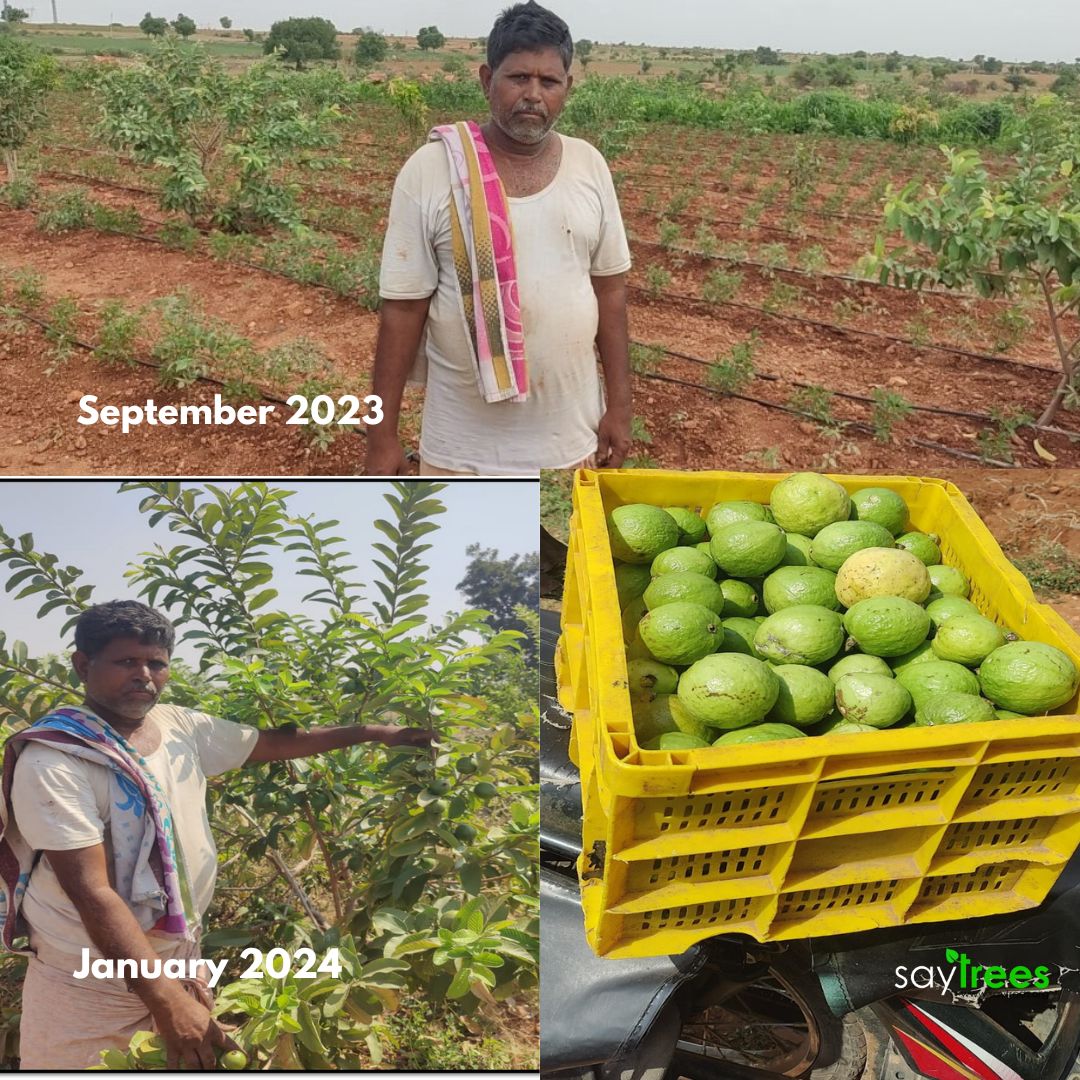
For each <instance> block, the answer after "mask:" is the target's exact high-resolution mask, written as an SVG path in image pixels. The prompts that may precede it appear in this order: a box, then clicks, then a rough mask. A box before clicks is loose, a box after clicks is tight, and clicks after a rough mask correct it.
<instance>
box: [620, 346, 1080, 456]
mask: <svg viewBox="0 0 1080 1080" xmlns="http://www.w3.org/2000/svg"><path fill="white" fill-rule="evenodd" d="M630 344H631V345H637V346H639V347H641V348H643V349H659V350H660V351H661V352H662V353H663V354H664V355H665V356H673V357H675V358H677V359H679V360H686V361H688V362H689V363H692V364H698V365H700V366H701V367H707V368H711V367H713V366H714V361H711V360H706V359H705V358H704V357H701V356H693V355H692V354H691V353H684V352H679V351H678V350H677V349H668V348H666V347H665V346H662V345H650V344H649V343H648V342H645V341H636V340H633V339H631V342H630ZM639 374H640V373H639ZM753 377H754V378H755V379H763V380H764V381H765V382H786V383H788V384H789V385H791V386H799V387H802V388H803V389H805V390H813V389H815V388H816V384H815V383H807V382H802V381H801V380H799V379H785V378H784V377H783V376H782V375H774V374H772V372H768V371H755V372H754V376H753ZM822 389H825V390H828V392H829V394H830V395H832V396H833V397H839V398H845V399H846V400H848V401H860V402H865V403H867V404H870V405H873V404H875V401H874V399H873V398H872V397H867V396H866V395H865V394H851V393H848V392H847V391H845V390H829V388H828V387H823V388H822ZM908 404H909V405H910V406H911V408H912V409H913V410H914V411H915V412H926V413H936V414H940V415H942V416H959V417H963V418H964V419H966V420H982V421H985V422H987V423H993V422H994V418H993V417H992V416H990V415H989V413H978V412H966V411H965V410H963V409H946V408H943V407H942V406H940V405H917V404H915V403H914V402H908ZM1024 427H1029V428H1031V429H1032V430H1033V431H1045V432H1047V433H1049V434H1051V435H1063V436H1064V437H1065V438H1067V439H1070V440H1074V441H1080V431H1068V430H1067V429H1066V428H1059V427H1049V426H1047V425H1045V424H1025V425H1024Z"/></svg>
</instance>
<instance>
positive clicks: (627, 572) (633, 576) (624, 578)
mask: <svg viewBox="0 0 1080 1080" xmlns="http://www.w3.org/2000/svg"><path fill="white" fill-rule="evenodd" d="M673 550H675V551H677V550H678V548H675V549H673ZM650 581H652V574H650V573H649V568H648V567H647V566H645V565H644V563H619V564H618V565H616V567H615V591H616V592H617V593H618V594H619V610H620V611H622V610H623V609H624V608H625V607H626V605H627V604H629V603H630V601H631V600H636V599H637V598H638V597H639V596H642V595H644V593H645V590H646V589H647V588H648V587H649V582H650Z"/></svg>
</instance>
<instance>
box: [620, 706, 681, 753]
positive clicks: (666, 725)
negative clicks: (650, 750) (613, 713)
mask: <svg viewBox="0 0 1080 1080" xmlns="http://www.w3.org/2000/svg"><path fill="white" fill-rule="evenodd" d="M673 701H678V698H676V697H675V695H674V694H673V693H672V694H659V695H658V696H656V697H654V698H644V697H643V698H631V699H630V715H631V716H632V717H633V720H634V737H635V738H636V739H637V741H638V745H639V746H644V745H645V744H646V743H647V742H649V741H650V740H651V739H658V738H659V737H660V736H661V735H663V734H664V732H665V731H678V730H679V725H678V724H677V723H676V722H675V717H674V716H672V715H671V703H672V702H673Z"/></svg>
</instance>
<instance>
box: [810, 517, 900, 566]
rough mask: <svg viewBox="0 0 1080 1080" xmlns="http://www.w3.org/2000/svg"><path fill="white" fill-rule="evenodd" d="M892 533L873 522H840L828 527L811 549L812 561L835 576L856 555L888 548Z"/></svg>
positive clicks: (816, 537) (815, 538) (820, 533)
mask: <svg viewBox="0 0 1080 1080" xmlns="http://www.w3.org/2000/svg"><path fill="white" fill-rule="evenodd" d="M892 542H893V536H892V533H891V532H889V530H888V529H886V528H885V527H884V526H883V525H878V524H877V523H876V522H873V521H837V522H834V523H833V524H832V525H826V526H825V528H824V529H822V530H821V532H819V533H818V534H817V536H815V537H814V542H813V543H812V544H811V545H810V558H811V559H813V560H814V563H815V564H816V565H817V566H823V567H824V568H825V569H826V570H831V571H833V573H836V571H837V570H839V569H840V567H841V566H843V565H844V563H845V562H847V560H848V559H849V558H851V556H852V555H854V554H855V553H856V552H857V551H862V550H864V549H865V548H887V547H889V546H890V545H891V544H892Z"/></svg>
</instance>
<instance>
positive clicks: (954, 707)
mask: <svg viewBox="0 0 1080 1080" xmlns="http://www.w3.org/2000/svg"><path fill="white" fill-rule="evenodd" d="M996 719H997V717H996V716H995V715H994V706H993V705H991V704H990V702H989V701H987V700H986V698H981V697H977V696H976V695H975V694H962V693H958V692H957V691H955V690H946V691H943V692H942V693H939V694H927V695H926V697H924V698H922V699H921V700H920V701H919V702H917V706H916V709H915V726H916V727H936V726H937V725H939V724H981V723H983V722H984V721H986V720H996Z"/></svg>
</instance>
